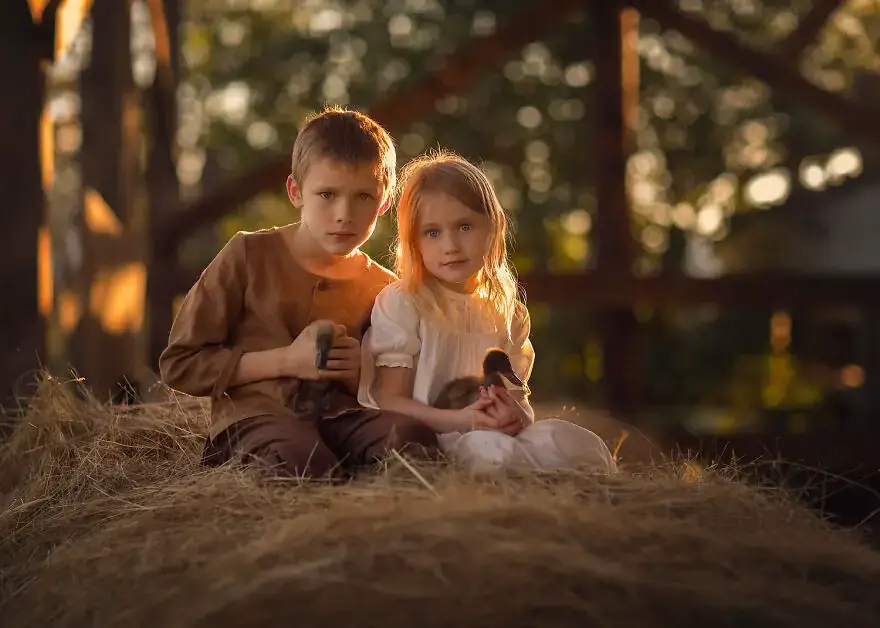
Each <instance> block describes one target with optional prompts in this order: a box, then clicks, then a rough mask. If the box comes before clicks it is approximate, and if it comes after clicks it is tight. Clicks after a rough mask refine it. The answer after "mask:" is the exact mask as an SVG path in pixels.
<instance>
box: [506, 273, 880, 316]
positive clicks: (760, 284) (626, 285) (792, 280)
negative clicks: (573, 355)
mask: <svg viewBox="0 0 880 628" xmlns="http://www.w3.org/2000/svg"><path fill="white" fill-rule="evenodd" d="M520 282H521V284H522V285H523V287H524V288H525V290H526V294H527V296H528V302H529V303H548V304H552V305H556V306H559V307H583V308H589V309H601V308H609V307H611V308H613V307H628V306H632V305H635V304H645V305H652V306H655V307H669V306H680V305H683V306H697V305H703V304H714V305H719V306H722V307H733V308H735V307H740V306H742V307H753V306H765V305H766V306H779V307H783V306H792V305H799V304H808V305H821V304H838V305H840V304H852V305H871V306H880V275H863V276H858V275H801V274H782V273H761V274H757V273H754V274H752V273H749V274H743V275H727V276H723V277H718V278H713V279H703V278H699V279H698V278H693V277H687V276H681V275H665V276H664V275H661V276H657V277H646V278H639V277H633V276H631V275H629V274H626V273H621V274H611V273H609V274H600V273H587V274H582V275H581V274H567V275H560V274H553V273H529V274H523V275H522V276H520Z"/></svg>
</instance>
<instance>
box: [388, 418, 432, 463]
mask: <svg viewBox="0 0 880 628" xmlns="http://www.w3.org/2000/svg"><path fill="white" fill-rule="evenodd" d="M394 418H395V420H394V424H393V427H392V428H391V432H390V433H389V435H388V439H387V441H386V443H385V447H386V450H391V449H396V450H398V451H401V452H405V453H406V454H408V455H411V456H420V457H421V456H425V457H428V456H434V455H436V453H437V433H436V432H435V431H434V430H433V429H431V428H430V427H429V426H427V425H426V424H424V423H422V422H421V421H419V420H418V419H414V418H412V417H408V416H405V415H396V416H395V417H394Z"/></svg>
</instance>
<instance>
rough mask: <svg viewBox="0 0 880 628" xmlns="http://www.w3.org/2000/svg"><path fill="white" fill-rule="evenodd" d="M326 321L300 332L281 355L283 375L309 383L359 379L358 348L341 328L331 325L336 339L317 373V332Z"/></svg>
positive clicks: (315, 323)
mask: <svg viewBox="0 0 880 628" xmlns="http://www.w3.org/2000/svg"><path fill="white" fill-rule="evenodd" d="M327 322H328V321H315V322H313V323H312V324H310V325H309V326H308V327H306V328H305V329H303V330H302V333H300V335H299V336H297V337H296V340H294V341H293V342H292V343H290V345H288V347H287V348H286V349H285V351H284V353H283V359H282V361H283V364H282V368H281V370H282V374H283V375H286V376H288V377H296V378H298V379H308V380H353V381H356V380H357V378H358V377H359V375H360V367H361V345H360V342H358V340H357V339H356V338H352V337H350V336H349V335H348V333H347V331H346V329H345V326H344V325H336V324H335V323H334V324H333V326H334V328H335V335H334V338H333V345H332V347H331V349H330V352H329V354H328V356H327V368H326V369H318V367H317V364H316V359H317V356H318V347H317V332H318V329H319V328H320V327H321V326H322V325H323V324H326V323H327Z"/></svg>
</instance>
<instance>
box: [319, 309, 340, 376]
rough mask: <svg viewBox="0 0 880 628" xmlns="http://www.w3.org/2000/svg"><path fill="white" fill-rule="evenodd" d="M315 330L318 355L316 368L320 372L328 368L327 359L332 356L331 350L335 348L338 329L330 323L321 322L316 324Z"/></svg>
mask: <svg viewBox="0 0 880 628" xmlns="http://www.w3.org/2000/svg"><path fill="white" fill-rule="evenodd" d="M316 327H317V329H316V330H315V346H316V349H317V353H316V355H315V366H317V367H318V369H319V370H323V369H326V368H327V359H328V357H329V356H330V350H331V349H332V348H333V341H334V340H335V339H336V328H335V327H334V325H333V323H331V322H330V321H320V322H318V323H316Z"/></svg>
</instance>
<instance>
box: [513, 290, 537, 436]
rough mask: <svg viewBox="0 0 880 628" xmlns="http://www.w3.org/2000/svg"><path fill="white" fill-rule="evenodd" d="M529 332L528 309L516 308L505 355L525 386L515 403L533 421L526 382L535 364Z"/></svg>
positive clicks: (532, 410) (530, 323)
mask: <svg viewBox="0 0 880 628" xmlns="http://www.w3.org/2000/svg"><path fill="white" fill-rule="evenodd" d="M531 331H532V322H531V318H530V317H529V311H528V309H527V308H526V306H525V305H519V306H517V309H516V313H515V315H514V317H513V321H512V322H511V329H510V344H509V345H508V347H507V354H508V355H509V356H510V363H511V366H513V370H514V372H515V373H516V374H517V376H519V378H520V379H521V380H522V381H523V382H525V383H526V384H527V386H526V389H525V390H524V391H523V394H522V397H521V398H520V399H517V401H518V402H519V404H520V405H521V406H522V407H523V410H525V411H526V414H528V415H529V417H531V419H532V420H534V419H535V411H534V409H533V408H532V406H531V404H530V403H529V399H528V395H529V390H528V381H529V378H530V377H531V376H532V368H533V367H534V364H535V350H534V347H532V341H531V340H530V339H529V335H530V334H531Z"/></svg>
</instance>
